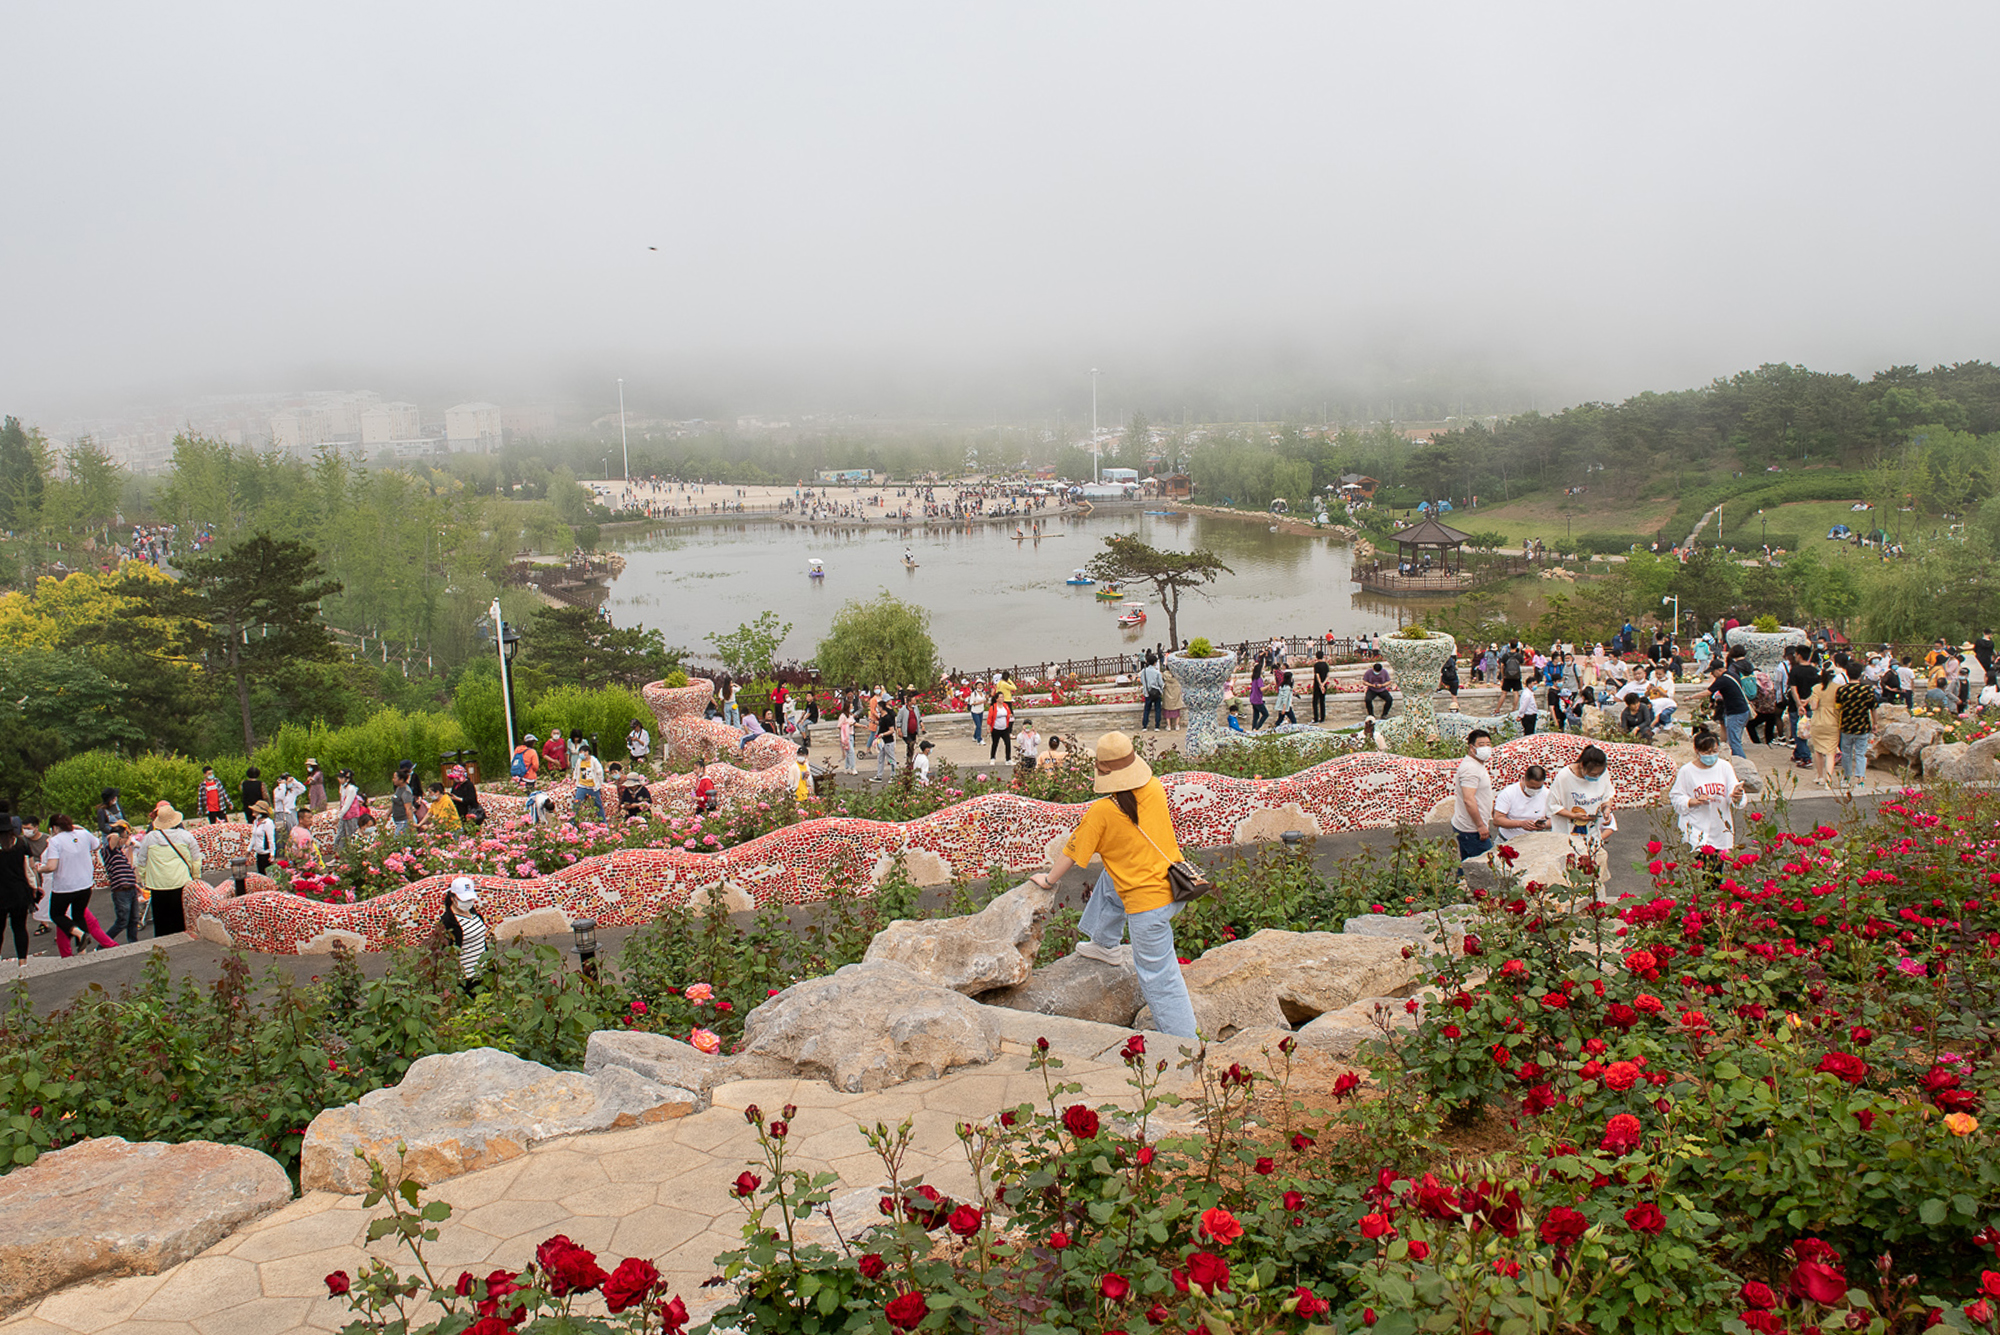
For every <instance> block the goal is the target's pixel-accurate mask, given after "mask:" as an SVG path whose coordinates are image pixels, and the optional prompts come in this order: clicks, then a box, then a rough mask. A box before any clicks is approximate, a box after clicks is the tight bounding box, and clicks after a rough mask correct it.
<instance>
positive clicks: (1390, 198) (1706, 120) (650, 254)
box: [0, 0, 2000, 417]
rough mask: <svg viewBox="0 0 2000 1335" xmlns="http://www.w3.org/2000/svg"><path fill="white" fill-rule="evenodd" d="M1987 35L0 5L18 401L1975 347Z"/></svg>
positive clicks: (700, 388) (29, 410)
mask: <svg viewBox="0 0 2000 1335" xmlns="http://www.w3.org/2000/svg"><path fill="white" fill-rule="evenodd" d="M1996 38H2000V7H1996V6H1994V5H1992V4H1990V3H1978V4H1971V3H1968V4H1936V5H1922V4H1913V5H1898V6H1882V5H1861V4H1825V3H1816V4H1750V5H1745V4H1742V3H1726V4H1706V5H1703V4H1682V5H1675V6H1643V7H1641V6H1617V7H1613V6H1603V5H1581V4H1580V5H1571V6H1557V5H1528V4H1515V3H1509V4H1501V5H1494V4H1490V3H1488V4H1468V5H1452V4H1425V5H1381V4H1370V5H1360V4H1354V5H1345V4H1332V3H1308V4H1297V5H1282V4H1267V5H1261V4H1260V5H1216V4H1200V5H1178V4H1161V3H1144V4H1138V3H1134V4H1090V3H1064V4H1046V5H1031V4H1019V3H1008V4H1004V5H1001V4H987V5H917V4H911V5H860V4H851V3H843V4H835V5H829V4H824V3H816V4H765V5H755V4H744V5H708V6H695V5H691V4H658V3H653V4H633V5H609V4H605V5H561V6H551V5H526V4H514V3H495V2H491V0H489V2H487V3H480V4H467V5H458V6H447V5H436V4H421V5H409V4H397V5H379V6H376V5H360V4H351V3H349V4H340V5H325V6H313V7H310V8H307V7H302V6H286V5H243V6H219V5H209V4H199V3H180V4H174V5H136V4H135V5H122V6H120V5H27V4H14V5H9V6H7V7H6V8H5V10H4V12H0V49H4V50H5V51H6V52H7V60H6V66H5V70H4V73H3V74H0V118H4V119H3V120H0V124H4V128H3V129H0V190H4V192H5V197H6V200H7V203H6V207H5V208H4V209H0V280H4V281H0V293H4V302H3V303H0V310H4V318H0V408H4V410H5V411H8V412H14V413H21V414H23V415H27V416H29V417H33V416H34V415H36V414H38V413H46V412H54V411H57V410H60V409H68V408H75V407H78V406H82V405H85V404H90V403H102V402H104V401H105V400H106V399H107V398H109V397H111V396H119V395H126V394H133V393H153V392H168V391H183V390H200V391H220V390H236V389H250V388H263V387H266V386H274V385H275V386H282V385H296V386H308V385H311V386H319V385H328V384H335V383H338V384H350V385H363V384H367V385H373V386H376V387H380V388H385V389H388V388H392V387H393V386H394V385H396V384H398V383H412V382H415V381H418V380H421V381H423V382H424V383H426V384H431V383H436V384H449V385H451V386H454V387H455V388H453V389H451V390H449V391H448V392H449V393H450V394H451V395H453V396H455V397H466V398H470V397H485V398H492V399H495V400H497V401H500V402H520V401H524V400H526V399H530V398H533V397H535V396H537V395H541V394H547V393H551V392H554V391H556V390H566V389H568V388H569V387H571V386H574V385H576V384H577V383H579V382H580V381H581V382H584V383H594V384H600V385H604V386H607V387H608V386H609V384H610V381H611V379H612V378H613V377H615V376H619V375H623V376H625V377H626V379H627V381H628V388H632V389H634V390H637V391H638V392H639V393H640V395H641V396H642V397H649V398H650V399H651V403H650V404H646V403H642V404H639V405H635V406H640V407H650V408H652V409H653V410H656V411H671V410H672V408H673V407H674V406H675V405H677V404H681V403H686V402H691V401H693V400H694V399H698V398H700V397H701V396H702V394H704V393H710V394H712V393H713V391H714V387H715V386H716V385H719V384H727V385H729V386H730V387H731V391H730V392H731V394H732V395H733V406H734V407H735V408H737V409H739V410H744V411H749V410H752V409H754V408H755V407H757V406H758V405H757V404H756V403H755V402H754V400H755V399H756V398H757V397H758V396H759V395H762V396H763V397H766V398H772V399H778V398H786V397H789V398H790V399H792V400H797V399H798V398H799V397H801V396H802V395H806V394H810V393H814V392H819V390H821V389H825V388H826V387H828V386H836V385H845V386H846V387H847V389H848V392H849V394H850V397H851V396H852V393H853V392H854V387H855V386H857V385H861V386H866V387H867V388H866V393H867V394H868V395H871V396H874V397H875V398H876V399H878V400H879V402H878V403H877V404H876V405H875V406H876V407H877V409H878V410H882V411H894V410H896V409H898V408H899V407H902V406H905V404H904V403H903V402H899V400H905V401H907V403H909V404H916V403H919V402H922V403H924V405H925V406H926V407H931V406H934V401H935V400H936V399H937V398H938V397H940V396H941V395H942V396H944V397H950V398H953V399H955V400H956V401H958V402H961V403H962V404H963V405H964V407H965V409H966V410H967V411H968V412H970V413H973V414H975V415H976V414H978V413H981V412H982V411H984V410H985V409H986V407H987V406H988V405H989V404H990V405H993V406H994V407H995V409H996V410H999V409H1000V408H1001V407H1002V406H1004V407H1005V408H1007V409H1009V410H1012V409H1014V408H1015V407H1016V406H1017V405H1030V406H1031V407H1032V410H1033V411H1044V410H1045V408H1044V407H1042V406H1037V405H1047V406H1048V409H1047V410H1052V408H1053V406H1061V407H1063V408H1064V409H1065V410H1066V411H1069V412H1071V413H1075V412H1077V411H1078V405H1079V403H1087V395H1088V375H1087V371H1088V368H1089V367H1090V366H1092V365H1098V366H1101V367H1104V368H1105V372H1106V380H1105V389H1106V394H1107V396H1113V395H1114V394H1115V393H1116V391H1115V388H1114V387H1115V386H1117V385H1118V384H1121V383H1122V385H1123V386H1124V398H1125V400H1128V401H1129V399H1130V397H1131V396H1133V395H1135V394H1139V393H1142V392H1143V391H1141V390H1139V389H1136V388H1135V386H1141V385H1150V386H1164V387H1171V385H1172V384H1173V382H1174V380H1175V378H1176V377H1181V376H1189V377H1197V378H1198V377H1201V376H1204V375H1210V376H1218V377H1220V376H1236V377H1249V378H1252V379H1254V378H1255V377H1257V376H1259V375H1264V374H1270V373H1272V368H1280V367H1282V368H1288V369H1287V370H1286V372H1285V374H1286V375H1292V374H1294V373H1296V374H1297V375H1302V376H1305V377H1307V378H1310V377H1311V376H1313V375H1317V374H1324V375H1326V376H1327V377H1329V378H1338V376H1339V375H1340V374H1342V373H1343V370H1346V371H1352V370H1353V369H1354V368H1356V367H1365V366H1388V367H1389V368H1390V369H1391V370H1392V371H1402V372H1405V373H1408V372H1410V371H1411V370H1413V369H1415V368H1422V367H1426V366H1434V365H1437V364H1444V363H1449V364H1454V365H1461V364H1462V365H1465V366H1469V367H1486V368H1490V369H1491V370H1493V371H1494V373H1495V374H1500V375H1517V376H1521V377H1528V378H1532V379H1533V380H1534V381H1535V382H1536V383H1541V384H1545V385H1552V386H1557V387H1559V388H1560V390H1561V392H1563V393H1565V394H1568V395H1570V396H1572V397H1616V396H1619V395H1622V394H1625V393H1628V392H1631V391H1634V390H1637V389H1642V388H1670V387H1676V386H1680V385H1687V384H1698V383H1701V382H1703V381H1704V380H1706V379H1707V378H1708V377H1710V376H1712V375H1715V374H1726V373H1729V372H1732V371H1734V370H1737V369H1741V368H1743V367H1747V366H1753V365H1756V364H1757V363H1760V362H1764V361H1778V360H1790V361H1795V362H1805V363H1808V364H1810V365H1813V366H1815V367H1819V368H1823V369H1828V370H1851V371H1855V372H1857V373H1863V374H1865V373H1867V372H1869V371H1872V370H1874V369H1877V368H1879V367H1882V366H1886V365H1890V364H1892V363H1902V362H1916V363H1921V364H1926V365H1928V364H1930V363H1932V362H1937V361H1954V360H1965V359H1971V358H1989V359H1990V358H1996V357H2000V337H1996V335H2000V303H1996V301H1995V295H1996V291H2000V286H1997V285H1996V278H2000V246H1996V245H1995V244H1994V242H1993V236H1994V231H1995V222H1994V218H1995V207H1994V205H1995V194H1996V192H1997V191H2000V184H1996V179H1995V174H1994V172H1993V170H1992V168H1993V149H1992V144H1993V142H1994V131H1995V127H1996V122H1997V121H2000V118H1997V117H1996V111H2000V93H1996V81H1995V80H1994V79H1993V78H1992V76H1991V70H1990V65H1991V60H1992V54H1993V51H1994V49H1995V39H1996ZM649 246H657V247H658V248H659V249H658V250H657V251H652V250H649V249H648V247H649ZM815 387H816V388H815ZM609 392H610V391H609V390H608V388H607V390H606V393H609ZM1163 392H1164V391H1163ZM778 406H784V407H789V408H792V409H794V410H797V409H800V408H805V409H808V410H809V409H810V408H811V407H812V405H811V404H809V403H805V404H801V403H798V402H796V401H793V402H789V403H786V404H783V405H778ZM847 406H850V407H851V406H855V405H852V404H849V405H847Z"/></svg>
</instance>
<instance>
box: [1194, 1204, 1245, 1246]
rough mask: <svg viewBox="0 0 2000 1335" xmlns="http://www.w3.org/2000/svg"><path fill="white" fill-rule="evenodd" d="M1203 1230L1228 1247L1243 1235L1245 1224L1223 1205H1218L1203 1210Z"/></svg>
mask: <svg viewBox="0 0 2000 1335" xmlns="http://www.w3.org/2000/svg"><path fill="white" fill-rule="evenodd" d="M1201 1231H1202V1233H1203V1234H1205V1235H1206V1236H1208V1237H1210V1238H1213V1239H1214V1240H1215V1241H1217V1242H1219V1243H1221V1244H1222V1245H1223V1246H1225V1247H1227V1246H1228V1245H1229V1244H1230V1243H1232V1242H1234V1241H1236V1240H1237V1239H1238V1238H1240V1237H1242V1236H1243V1225H1242V1224H1241V1223H1239V1222H1238V1221H1237V1218H1236V1216H1235V1215H1233V1214H1231V1213H1229V1211H1227V1210H1225V1209H1223V1208H1222V1207H1221V1206H1216V1207H1214V1208H1213V1209H1208V1210H1203V1211H1202V1212H1201Z"/></svg>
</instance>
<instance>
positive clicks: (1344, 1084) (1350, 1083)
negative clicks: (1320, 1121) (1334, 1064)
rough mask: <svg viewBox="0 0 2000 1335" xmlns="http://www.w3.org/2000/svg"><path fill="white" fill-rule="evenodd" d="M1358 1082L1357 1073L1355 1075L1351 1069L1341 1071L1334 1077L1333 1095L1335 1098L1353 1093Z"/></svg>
mask: <svg viewBox="0 0 2000 1335" xmlns="http://www.w3.org/2000/svg"><path fill="white" fill-rule="evenodd" d="M1360 1084H1361V1077H1360V1076H1359V1075H1356V1074H1355V1073H1354V1072H1353V1071H1342V1072H1341V1073H1340V1074H1339V1075H1338V1076H1337V1077H1335V1078H1334V1082H1333V1096H1334V1097H1335V1098H1337V1099H1344V1098H1347V1097H1348V1096H1350V1095H1351V1094H1353V1093H1354V1091H1355V1089H1356V1088H1357V1087H1358V1086H1359V1085H1360Z"/></svg>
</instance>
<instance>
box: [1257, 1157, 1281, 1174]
mask: <svg viewBox="0 0 2000 1335" xmlns="http://www.w3.org/2000/svg"><path fill="white" fill-rule="evenodd" d="M1256 1170H1257V1172H1259V1173H1260V1174H1262V1175H1263V1176H1265V1177H1269V1176H1270V1175H1271V1174H1273V1173H1275V1172H1277V1171H1278V1165H1277V1164H1276V1163H1274V1162H1272V1161H1271V1160H1269V1159H1259V1160H1258V1161H1257V1163H1256Z"/></svg>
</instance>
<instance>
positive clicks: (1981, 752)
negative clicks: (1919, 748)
mask: <svg viewBox="0 0 2000 1335" xmlns="http://www.w3.org/2000/svg"><path fill="white" fill-rule="evenodd" d="M1923 767H1924V778H1926V779H1928V780H1931V781H1932V782H1952V783H1996V782H2000V732H1996V733H1994V734H1993V735H1992V736H1990V737H1982V738H1980V739H1979V740H1978V741H1976V742H1935V743H1933V744H1932V745H1931V746H1929V747H1927V748H1926V749H1925V750H1924V753H1923Z"/></svg>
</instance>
